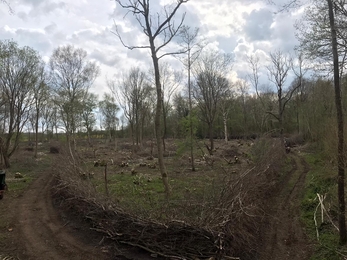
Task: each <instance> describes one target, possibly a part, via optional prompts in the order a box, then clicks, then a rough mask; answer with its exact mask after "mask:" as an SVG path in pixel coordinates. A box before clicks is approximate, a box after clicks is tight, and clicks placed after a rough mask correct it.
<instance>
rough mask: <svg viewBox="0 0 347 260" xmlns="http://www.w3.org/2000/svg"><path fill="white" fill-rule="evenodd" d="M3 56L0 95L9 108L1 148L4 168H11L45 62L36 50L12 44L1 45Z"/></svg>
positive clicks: (0, 51) (0, 42) (0, 56)
mask: <svg viewBox="0 0 347 260" xmlns="http://www.w3.org/2000/svg"><path fill="white" fill-rule="evenodd" d="M0 53H1V55H0V91H1V93H2V98H3V99H2V101H3V102H4V105H5V106H6V108H7V111H5V115H6V117H5V118H4V120H5V124H4V127H5V129H4V139H3V137H0V146H1V147H0V148H1V152H2V157H3V159H4V164H5V167H7V168H8V167H10V157H11V156H12V155H13V153H14V152H15V151H16V149H17V147H18V144H19V137H20V134H21V132H22V129H23V127H24V125H25V124H26V122H27V120H28V117H29V110H30V108H31V105H32V94H33V88H34V86H35V85H36V84H37V82H38V78H39V75H40V72H41V71H42V60H41V57H40V56H39V55H38V53H37V52H36V51H34V50H33V49H31V48H29V47H22V48H20V47H18V45H17V43H16V42H13V41H0Z"/></svg>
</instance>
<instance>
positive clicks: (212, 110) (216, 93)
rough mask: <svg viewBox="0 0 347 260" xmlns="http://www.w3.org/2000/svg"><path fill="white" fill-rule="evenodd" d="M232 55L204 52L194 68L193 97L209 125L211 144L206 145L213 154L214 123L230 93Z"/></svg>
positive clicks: (202, 117)
mask: <svg viewBox="0 0 347 260" xmlns="http://www.w3.org/2000/svg"><path fill="white" fill-rule="evenodd" d="M231 61H232V57H231V56H230V55H228V54H221V53H219V52H216V51H211V52H209V53H206V54H204V55H203V56H202V57H201V58H200V60H199V61H198V62H197V64H196V66H195V68H194V74H195V78H196V84H195V85H194V86H193V90H192V91H193V97H194V99H195V100H196V102H197V106H198V107H199V109H200V112H201V119H202V120H203V121H204V122H205V123H206V124H207V126H208V136H209V140H210V146H208V145H206V147H207V149H208V151H209V153H210V154H211V155H212V154H213V150H214V140H213V124H214V121H215V118H216V114H217V112H218V109H219V105H220V102H221V100H222V99H223V97H224V96H227V95H229V94H228V93H229V91H230V83H229V81H228V79H227V78H226V77H227V74H228V73H229V69H230V64H231Z"/></svg>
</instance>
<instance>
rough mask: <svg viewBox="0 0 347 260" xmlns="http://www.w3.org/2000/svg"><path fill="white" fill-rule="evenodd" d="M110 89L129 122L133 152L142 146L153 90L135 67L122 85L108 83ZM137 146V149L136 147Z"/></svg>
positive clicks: (113, 82)
mask: <svg viewBox="0 0 347 260" xmlns="http://www.w3.org/2000/svg"><path fill="white" fill-rule="evenodd" d="M108 87H109V88H110V89H111V91H112V93H113V94H114V96H115V97H116V98H117V100H118V102H119V104H120V106H121V107H122V109H123V111H124V116H125V117H126V119H127V120H128V123H129V127H130V135H131V140H132V146H133V152H135V148H136V147H137V148H138V147H141V146H142V133H143V126H144V121H145V119H146V117H147V114H146V112H147V106H148V103H147V102H148V101H149V98H150V96H151V95H152V90H153V88H152V87H151V86H150V85H149V83H148V80H147V76H146V73H145V72H143V71H142V70H141V69H140V68H139V67H134V68H131V69H130V70H129V72H128V73H125V74H124V75H123V79H122V80H121V82H120V83H116V82H115V81H113V80H109V81H108ZM135 146H136V147H135Z"/></svg>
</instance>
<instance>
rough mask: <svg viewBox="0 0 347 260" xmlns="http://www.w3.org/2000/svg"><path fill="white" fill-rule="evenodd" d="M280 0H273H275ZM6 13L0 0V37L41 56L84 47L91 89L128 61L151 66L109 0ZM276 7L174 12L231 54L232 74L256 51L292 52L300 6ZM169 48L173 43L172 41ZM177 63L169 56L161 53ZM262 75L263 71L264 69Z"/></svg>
mask: <svg viewBox="0 0 347 260" xmlns="http://www.w3.org/2000/svg"><path fill="white" fill-rule="evenodd" d="M281 1H282V2H284V0H277V2H281ZM172 2H174V1H172V0H151V6H152V7H153V8H155V10H158V11H160V5H164V4H167V3H172ZM9 3H10V5H11V7H12V9H13V13H12V14H11V13H10V12H9V11H8V7H7V6H6V5H5V4H2V3H0V39H1V40H5V39H13V40H15V41H17V42H18V43H19V45H20V46H24V45H27V46H30V47H32V48H33V49H35V50H37V51H38V52H39V53H40V54H41V55H42V57H43V58H44V59H45V61H48V60H49V57H50V55H51V54H52V51H53V49H55V48H57V47H58V46H60V45H66V44H72V45H74V46H75V47H80V48H83V49H84V50H86V51H87V52H88V56H89V58H90V59H92V60H95V61H96V62H97V63H98V64H99V66H100V69H101V74H100V76H99V78H98V79H97V80H96V82H95V86H94V90H93V92H96V91H98V92H99V93H102V92H103V91H106V90H107V86H106V83H105V82H106V81H105V78H106V76H107V77H109V78H111V77H112V76H113V75H120V74H121V72H125V71H126V70H128V69H130V68H131V67H132V66H137V65H138V66H141V67H142V68H143V69H144V70H147V69H150V68H151V65H152V64H151V60H150V54H149V52H148V51H147V50H133V51H130V50H127V49H126V48H124V47H123V46H122V44H121V43H120V41H119V39H118V38H117V37H116V36H115V35H114V34H113V33H112V31H114V25H115V23H116V24H117V25H118V26H119V28H120V31H121V32H122V35H123V38H124V41H125V42H126V43H127V44H129V45H138V44H141V43H143V42H144V38H143V35H142V33H141V31H140V30H139V26H138V25H137V24H136V20H134V19H133V18H132V17H131V15H130V14H128V15H127V16H126V17H125V18H124V14H125V12H124V10H122V9H121V8H120V7H119V6H117V5H116V3H115V1H112V0H74V1H72V0H70V1H68V0H9ZM275 11H276V8H275V7H274V6H269V5H266V3H264V1H257V0H190V1H189V2H188V3H187V4H184V5H182V8H181V10H180V12H179V14H178V15H179V16H178V18H179V17H180V15H181V14H182V13H183V12H186V19H185V24H186V25H188V26H190V27H192V28H194V27H199V28H200V32H201V35H203V36H204V37H205V38H206V40H207V41H208V42H209V47H210V48H217V49H219V50H220V51H222V52H225V53H232V54H233V55H234V57H235V58H234V65H233V75H234V78H235V79H236V78H244V77H245V76H246V75H247V73H249V70H248V68H247V64H246V57H247V55H250V54H252V53H257V54H258V55H259V56H260V57H261V59H262V62H263V63H265V62H266V57H267V55H268V53H269V52H270V51H274V50H278V49H280V50H282V51H284V52H293V49H294V46H295V45H296V44H297V41H296V38H295V29H294V27H293V24H294V22H295V21H296V20H297V19H298V17H299V16H300V14H301V12H300V11H298V10H297V11H295V12H284V13H279V14H276V12H275ZM171 48H174V44H173V45H171ZM163 60H166V61H168V62H170V63H171V64H173V66H174V67H175V68H179V67H178V66H179V65H178V64H179V62H178V61H177V60H175V59H174V58H170V57H168V58H164V59H163ZM263 79H265V75H263Z"/></svg>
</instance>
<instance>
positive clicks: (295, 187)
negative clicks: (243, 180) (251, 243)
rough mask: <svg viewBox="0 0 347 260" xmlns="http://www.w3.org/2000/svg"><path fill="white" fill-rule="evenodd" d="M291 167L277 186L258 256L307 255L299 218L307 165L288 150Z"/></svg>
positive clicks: (302, 259) (301, 257)
mask: <svg viewBox="0 0 347 260" xmlns="http://www.w3.org/2000/svg"><path fill="white" fill-rule="evenodd" d="M290 157H291V160H292V167H293V168H292V170H291V171H290V173H289V174H288V175H287V176H285V177H284V179H283V180H282V182H281V183H280V184H279V187H278V190H277V191H278V195H277V196H276V198H275V199H273V204H272V205H270V208H271V210H270V212H269V214H270V215H269V217H268V222H269V223H268V226H267V227H266V230H267V231H268V232H267V233H266V234H265V236H264V241H263V244H264V247H263V249H262V250H261V251H262V252H261V254H260V259H263V260H265V259H266V260H268V259H281V260H285V259H288V260H289V259H291V260H295V259H297V260H305V259H309V258H310V256H311V253H312V244H311V242H310V241H309V239H308V237H307V236H306V234H305V231H304V227H303V226H302V224H301V222H300V201H301V198H302V195H303V191H304V188H305V179H306V174H307V172H308V171H309V166H308V164H307V163H306V161H305V160H304V159H303V158H301V157H300V156H299V155H298V154H297V153H291V154H290Z"/></svg>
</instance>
